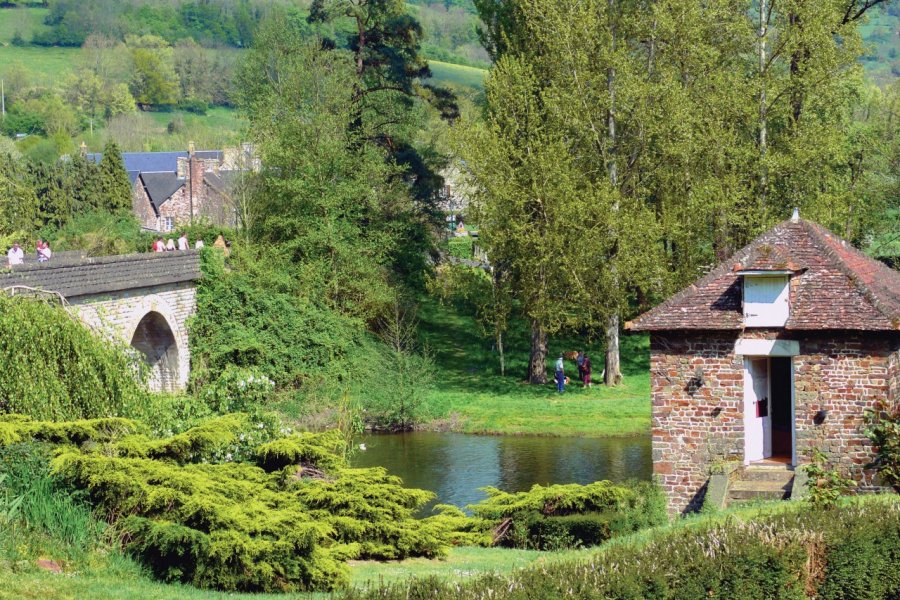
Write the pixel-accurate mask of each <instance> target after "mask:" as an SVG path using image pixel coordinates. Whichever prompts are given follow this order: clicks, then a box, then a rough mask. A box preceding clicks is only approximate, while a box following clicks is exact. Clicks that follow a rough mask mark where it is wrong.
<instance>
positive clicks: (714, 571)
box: [340, 497, 900, 600]
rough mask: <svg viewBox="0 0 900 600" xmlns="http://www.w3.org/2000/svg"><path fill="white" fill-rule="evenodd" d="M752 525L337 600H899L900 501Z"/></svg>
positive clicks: (655, 537)
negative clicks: (584, 556) (508, 573)
mask: <svg viewBox="0 0 900 600" xmlns="http://www.w3.org/2000/svg"><path fill="white" fill-rule="evenodd" d="M779 508H780V509H781V510H780V511H779V512H778V513H776V514H770V515H768V516H761V517H757V518H754V519H752V520H747V521H744V520H741V519H739V518H737V517H735V516H730V517H728V518H726V519H725V520H724V521H722V520H721V519H719V520H718V521H713V522H709V523H707V524H705V525H701V524H696V525H691V526H686V527H681V526H678V527H674V528H665V529H661V530H658V531H655V532H652V534H651V537H650V540H649V541H648V542H646V543H642V542H632V543H631V544H625V543H619V544H616V543H614V544H612V545H611V546H609V547H608V548H606V549H604V550H601V551H600V552H598V553H597V554H595V555H593V556H592V557H590V558H588V559H584V560H577V561H568V562H559V563H550V564H541V565H536V566H532V567H528V568H525V569H522V570H520V571H516V572H513V573H512V574H510V575H507V576H501V575H494V574H491V575H486V576H482V577H479V578H477V579H473V580H471V581H468V582H464V583H459V582H447V581H444V580H441V579H438V578H427V579H413V580H409V581H406V582H403V583H397V584H392V585H385V586H381V587H377V588H371V589H363V590H359V589H354V590H348V591H346V592H345V593H343V594H342V595H341V596H340V598H342V599H343V600H362V599H370V598H371V599H375V598H378V599H381V600H393V599H397V600H399V599H401V598H402V599H407V598H427V599H428V600H445V599H446V600H450V599H453V600H464V599H469V598H471V599H476V598H477V599H482V598H491V599H508V600H513V599H514V600H518V599H522V600H524V599H529V600H530V599H539V598H592V599H594V598H597V599H600V598H633V599H638V598H640V599H645V598H646V599H667V600H669V599H672V600H675V599H677V600H681V599H683V600H696V599H697V598H729V599H730V598H771V599H805V598H820V599H822V600H838V599H841V600H882V599H893V598H898V597H900V568H897V565H900V500H898V499H897V498H896V497H869V498H864V499H861V500H856V501H853V502H850V503H848V504H845V505H843V506H841V507H838V508H835V509H832V510H831V511H829V512H828V513H827V514H823V513H822V511H820V510H816V509H814V508H812V507H810V506H809V505H806V504H803V505H800V506H798V507H779Z"/></svg>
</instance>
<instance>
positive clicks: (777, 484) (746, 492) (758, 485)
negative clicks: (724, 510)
mask: <svg viewBox="0 0 900 600" xmlns="http://www.w3.org/2000/svg"><path fill="white" fill-rule="evenodd" d="M792 486H793V481H787V482H783V481H735V482H733V483H732V484H731V485H730V486H728V499H729V501H731V500H750V499H755V498H760V499H769V500H782V499H784V498H788V497H789V496H790V493H791V487H792Z"/></svg>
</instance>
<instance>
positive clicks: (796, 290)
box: [626, 212, 900, 514]
mask: <svg viewBox="0 0 900 600" xmlns="http://www.w3.org/2000/svg"><path fill="white" fill-rule="evenodd" d="M626 328H627V329H629V330H630V331H645V332H649V333H650V377H651V386H652V399H653V408H652V417H653V426H652V427H653V429H652V437H653V442H652V443H653V470H654V473H655V474H656V475H658V477H659V479H660V481H661V483H662V485H663V487H664V489H665V491H666V494H667V496H668V501H669V509H670V512H671V513H672V514H677V513H679V512H687V511H692V510H696V509H698V508H700V506H701V505H702V503H703V501H704V498H705V496H706V494H707V492H708V491H709V492H710V493H712V492H713V489H714V487H716V486H713V485H712V483H710V481H711V480H710V476H711V475H713V476H714V477H715V475H714V474H715V473H722V472H725V473H726V474H728V473H730V476H728V477H726V483H725V484H724V485H725V487H726V491H724V492H723V491H721V490H716V493H720V492H721V493H722V494H723V496H722V497H723V499H722V500H721V503H727V502H729V501H733V500H739V499H742V498H749V497H755V496H758V495H768V496H772V497H789V496H790V495H791V492H792V490H793V486H794V482H795V480H799V479H800V477H795V473H794V469H793V467H795V466H797V465H799V464H802V463H805V462H808V461H809V456H810V453H811V450H812V449H813V448H819V449H821V450H822V451H824V452H825V454H826V455H827V456H828V458H829V460H830V461H831V463H832V464H834V465H837V466H838V467H839V468H841V469H842V470H845V471H846V472H849V473H850V474H852V476H853V477H854V478H855V479H856V480H857V481H858V482H859V484H860V487H861V489H864V490H865V489H867V488H873V487H876V484H877V482H876V481H875V480H874V473H872V472H870V471H866V470H865V469H864V465H865V464H866V463H868V462H869V461H870V460H871V458H872V454H871V448H870V446H869V443H868V441H867V439H866V438H865V436H864V435H863V434H862V431H861V427H862V425H863V411H864V410H865V409H866V408H868V407H871V406H873V405H874V404H875V403H876V402H878V401H887V402H896V401H900V273H898V272H897V271H894V270H892V269H890V268H888V267H887V266H885V265H884V264H882V263H880V262H878V261H875V260H872V259H870V258H869V257H867V256H865V255H864V254H862V253H861V252H859V251H858V250H856V249H854V248H853V247H852V246H851V245H850V244H848V243H847V242H845V241H843V240H841V239H840V238H838V237H836V236H835V235H833V234H832V233H830V232H829V231H828V230H826V229H825V228H824V227H822V226H820V225H817V224H816V223H812V222H810V221H805V220H802V219H800V218H799V217H798V216H797V214H796V212H795V215H794V218H792V219H791V220H789V221H786V222H783V223H781V224H779V225H777V226H776V227H774V228H773V229H771V230H769V231H768V232H766V233H764V234H763V235H761V236H760V237H758V238H757V239H755V240H754V241H753V242H752V243H750V244H749V245H748V246H746V247H745V248H743V249H742V250H740V251H738V252H737V253H736V254H735V255H734V256H732V257H731V258H730V259H729V260H727V261H726V262H725V263H723V264H721V265H719V266H718V267H717V268H715V269H714V270H713V271H711V272H710V273H709V274H707V275H706V276H704V277H702V278H701V279H699V280H698V281H696V282H695V283H693V284H692V285H690V286H689V287H688V288H686V289H685V290H683V291H681V292H680V293H678V294H676V295H675V296H673V297H671V298H669V299H668V300H667V301H666V302H664V303H662V304H661V305H659V306H657V307H656V308H654V309H653V310H650V311H649V312H647V313H644V314H643V315H641V316H640V317H638V318H637V319H636V320H634V321H633V322H630V323H627V324H626ZM712 481H713V483H715V482H717V481H719V480H717V479H713V480H712ZM729 498H730V499H731V500H729Z"/></svg>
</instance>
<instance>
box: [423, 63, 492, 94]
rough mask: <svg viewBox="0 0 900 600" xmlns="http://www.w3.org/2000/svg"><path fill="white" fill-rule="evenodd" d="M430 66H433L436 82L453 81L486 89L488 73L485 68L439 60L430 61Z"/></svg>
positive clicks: (474, 87) (452, 82) (461, 84)
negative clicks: (485, 79) (485, 80)
mask: <svg viewBox="0 0 900 600" xmlns="http://www.w3.org/2000/svg"><path fill="white" fill-rule="evenodd" d="M428 66H430V67H431V74H432V76H433V77H432V79H433V80H434V82H435V83H438V84H441V83H451V84H455V85H459V86H462V87H469V88H473V89H476V90H481V89H484V77H485V75H487V71H486V70H485V69H479V68H476V67H467V66H464V65H454V64H452V63H445V62H440V61H438V60H430V61H428Z"/></svg>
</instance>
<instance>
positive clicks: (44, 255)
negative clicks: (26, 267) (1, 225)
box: [6, 239, 53, 267]
mask: <svg viewBox="0 0 900 600" xmlns="http://www.w3.org/2000/svg"><path fill="white" fill-rule="evenodd" d="M34 250H35V254H36V255H37V261H38V262H42V263H43V262H47V261H49V260H50V258H51V257H52V256H53V252H52V251H51V250H50V244H49V243H47V242H45V241H44V240H42V239H38V241H37V244H36V245H35V248H34ZM24 262H25V251H24V250H23V249H22V247H21V246H20V245H19V242H13V245H12V248H10V249H9V251H7V253H6V263H7V266H9V267H13V266H15V265H21V264H23V263H24Z"/></svg>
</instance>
